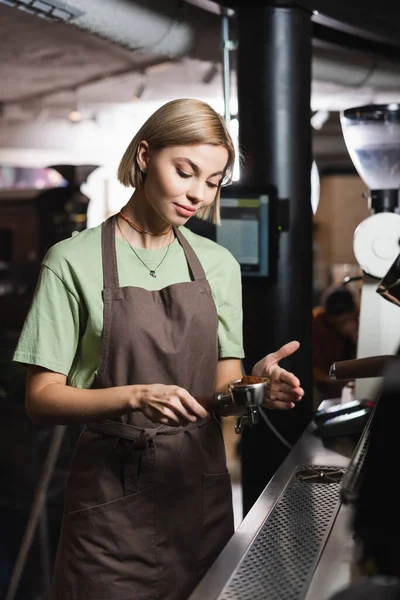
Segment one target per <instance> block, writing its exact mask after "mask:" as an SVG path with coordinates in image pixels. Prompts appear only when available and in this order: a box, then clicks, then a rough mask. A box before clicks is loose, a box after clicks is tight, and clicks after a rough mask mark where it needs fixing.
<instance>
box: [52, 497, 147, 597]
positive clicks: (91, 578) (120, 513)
mask: <svg viewBox="0 0 400 600" xmlns="http://www.w3.org/2000/svg"><path fill="white" fill-rule="evenodd" d="M154 491H155V487H154V486H151V487H147V488H145V489H144V490H142V491H140V492H137V493H135V494H131V495H130V496H125V497H124V498H121V499H119V500H113V501H111V502H107V503H105V504H100V505H97V506H95V507H93V508H84V509H81V510H77V511H74V512H72V513H70V514H68V515H66V516H65V517H64V522H63V528H62V534H61V540H60V550H61V556H60V559H61V566H62V571H63V574H62V575H61V581H60V582H57V584H58V585H59V586H60V588H62V589H63V590H64V594H65V598H74V600H75V599H80V598H82V600H83V599H85V600H92V599H93V600H102V599H109V598H113V600H122V599H127V598H132V597H134V598H138V600H150V599H151V600H154V599H155V598H157V563H156V549H155V504H154ZM63 597H64V596H63Z"/></svg>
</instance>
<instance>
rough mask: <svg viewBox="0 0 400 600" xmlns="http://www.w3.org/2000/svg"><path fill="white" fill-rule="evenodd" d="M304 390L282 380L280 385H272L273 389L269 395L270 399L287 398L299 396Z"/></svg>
mask: <svg viewBox="0 0 400 600" xmlns="http://www.w3.org/2000/svg"><path fill="white" fill-rule="evenodd" d="M302 391H303V390H302V388H300V387H297V388H294V387H292V386H291V385H289V384H287V383H282V382H280V383H279V385H272V386H271V391H270V392H269V394H268V396H267V397H268V398H270V399H274V398H280V397H282V398H286V397H291V398H297V396H301V393H302Z"/></svg>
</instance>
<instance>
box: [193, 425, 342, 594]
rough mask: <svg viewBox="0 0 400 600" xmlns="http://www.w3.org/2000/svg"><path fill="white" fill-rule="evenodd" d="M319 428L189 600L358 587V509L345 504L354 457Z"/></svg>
mask: <svg viewBox="0 0 400 600" xmlns="http://www.w3.org/2000/svg"><path fill="white" fill-rule="evenodd" d="M314 428H315V426H314V425H313V424H310V425H309V427H308V428H307V430H306V431H305V432H304V433H303V435H302V436H301V438H300V439H299V440H298V442H297V443H296V445H295V446H294V447H293V449H292V450H291V451H290V453H289V455H288V457H287V458H286V460H285V461H284V462H283V463H282V465H281V467H280V468H279V469H278V471H277V472H276V473H275V475H274V477H273V478H272V480H271V481H270V483H269V484H268V485H267V487H266V488H265V490H264V491H263V493H262V494H261V496H260V497H259V499H258V500H257V502H256V503H255V504H254V506H253V508H252V509H251V511H250V512H249V513H248V514H247V516H246V517H245V519H244V520H243V521H242V523H241V525H240V526H239V527H238V529H237V530H236V532H235V534H234V535H233V537H232V538H231V540H230V541H229V542H228V544H227V545H226V547H225V548H224V550H223V551H222V553H221V554H220V556H219V557H218V558H217V560H216V561H215V563H214V564H213V566H212V567H211V568H210V570H209V571H208V573H207V574H206V575H205V576H204V578H203V579H202V580H201V581H200V583H199V585H198V586H197V587H196V589H195V590H194V592H193V593H192V594H191V596H190V598H189V600H217V599H218V600H328V599H329V598H330V597H331V596H332V594H333V593H334V592H335V591H337V590H338V589H340V588H342V587H346V586H347V585H348V584H349V583H350V577H351V563H352V554H353V541H352V536H351V532H350V527H349V526H348V522H349V517H350V508H349V506H345V505H342V504H341V501H340V479H341V477H342V475H343V472H344V471H345V469H346V466H347V465H348V463H349V452H343V453H342V452H341V451H340V450H337V449H336V448H335V450H334V451H333V450H330V449H329V448H327V447H326V446H325V445H324V443H323V441H322V440H321V439H319V438H318V437H317V436H315V435H314V433H313V431H314ZM346 454H347V455H346ZM310 467H311V469H310ZM315 467H318V468H315Z"/></svg>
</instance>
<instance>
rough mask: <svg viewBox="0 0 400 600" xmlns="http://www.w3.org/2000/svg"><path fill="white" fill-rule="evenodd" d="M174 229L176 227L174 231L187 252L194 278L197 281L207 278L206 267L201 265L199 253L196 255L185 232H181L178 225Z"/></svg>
mask: <svg viewBox="0 0 400 600" xmlns="http://www.w3.org/2000/svg"><path fill="white" fill-rule="evenodd" d="M173 229H174V233H175V235H176V237H177V239H178V242H179V243H180V245H181V246H182V248H183V251H184V253H185V256H186V260H187V262H188V265H189V269H190V271H191V273H192V278H193V279H194V280H195V281H199V280H200V279H205V278H206V274H205V273H204V269H203V267H202V266H201V262H200V261H199V259H198V258H197V255H196V253H195V251H194V250H193V248H192V246H191V245H190V244H189V242H188V241H187V239H186V238H185V236H184V235H183V233H181V232H180V231H179V229H178V227H175V226H174V227H173Z"/></svg>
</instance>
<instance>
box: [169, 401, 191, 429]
mask: <svg viewBox="0 0 400 600" xmlns="http://www.w3.org/2000/svg"><path fill="white" fill-rule="evenodd" d="M168 408H170V409H171V410H173V411H174V412H175V413H176V415H177V417H178V418H179V419H180V420H181V421H183V422H184V424H187V423H188V422H191V423H194V422H195V421H197V417H196V415H194V414H193V413H191V412H189V411H188V410H187V409H186V407H185V406H184V404H182V402H181V400H180V398H179V397H178V396H174V397H172V398H171V399H170V401H169V404H168Z"/></svg>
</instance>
